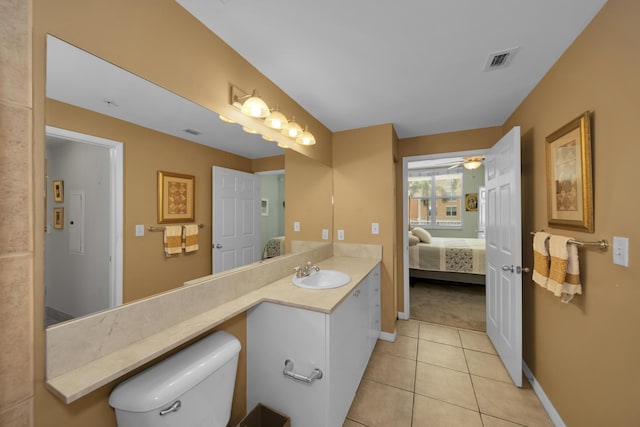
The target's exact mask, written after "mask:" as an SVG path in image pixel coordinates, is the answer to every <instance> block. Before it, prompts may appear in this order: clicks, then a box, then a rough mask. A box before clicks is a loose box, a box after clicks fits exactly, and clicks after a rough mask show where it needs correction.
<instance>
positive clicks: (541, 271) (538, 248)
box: [532, 231, 551, 289]
mask: <svg viewBox="0 0 640 427" xmlns="http://www.w3.org/2000/svg"><path fill="white" fill-rule="evenodd" d="M549 237H551V234H549V233H545V232H543V231H540V232H537V233H536V234H535V235H534V236H533V275H532V279H533V281H534V282H535V283H537V284H538V285H540V286H542V287H543V288H545V289H546V287H547V282H548V281H549V249H548V248H549Z"/></svg>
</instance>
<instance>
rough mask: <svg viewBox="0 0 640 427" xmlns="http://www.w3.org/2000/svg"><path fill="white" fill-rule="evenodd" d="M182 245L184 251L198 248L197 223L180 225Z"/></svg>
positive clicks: (192, 250)
mask: <svg viewBox="0 0 640 427" xmlns="http://www.w3.org/2000/svg"><path fill="white" fill-rule="evenodd" d="M182 247H183V248H184V251H185V252H195V251H197V250H198V224H189V225H183V226H182Z"/></svg>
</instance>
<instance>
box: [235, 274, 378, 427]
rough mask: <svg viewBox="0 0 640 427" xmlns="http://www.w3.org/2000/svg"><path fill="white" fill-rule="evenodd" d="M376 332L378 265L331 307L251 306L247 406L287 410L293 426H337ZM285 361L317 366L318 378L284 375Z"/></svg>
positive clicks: (306, 369)
mask: <svg viewBox="0 0 640 427" xmlns="http://www.w3.org/2000/svg"><path fill="white" fill-rule="evenodd" d="M312 292H322V291H321V290H319V291H312ZM379 334H380V265H379V264H378V265H377V266H376V267H375V268H374V269H373V270H372V271H371V272H370V273H369V274H368V275H367V276H366V277H365V278H364V279H363V280H362V281H361V282H360V283H359V285H358V286H357V287H356V288H354V289H353V290H352V291H351V292H350V293H349V295H348V297H346V298H345V299H344V300H343V301H342V302H341V303H340V305H339V306H338V307H337V308H336V309H335V310H334V311H333V312H332V313H331V314H326V313H322V312H317V311H312V310H307V309H302V308H296V307H290V306H285V305H280V304H274V303H266V302H264V303H262V304H260V305H258V306H257V307H254V308H253V309H251V310H250V311H249V313H248V315H247V405H248V407H247V409H248V410H251V409H252V408H253V407H254V406H255V405H256V404H258V403H263V404H265V405H267V406H270V407H272V408H274V409H276V410H278V411H281V412H283V413H284V414H286V415H288V416H289V417H291V425H292V427H316V426H318V427H320V426H322V427H335V426H341V425H342V424H343V423H344V419H345V417H346V415H347V412H348V411H349V407H350V406H351V403H352V401H353V398H354V396H355V392H356V390H357V389H358V386H359V384H360V380H361V379H362V375H363V374H364V370H365V368H366V366H367V363H368V362H369V357H370V356H371V352H372V351H373V347H374V346H375V342H376V340H377V339H378V336H379ZM286 360H291V361H292V362H293V372H295V373H296V374H300V375H303V376H310V375H311V373H312V372H313V370H314V369H320V370H321V371H322V378H320V379H316V380H314V381H313V382H312V383H305V382H303V381H298V380H295V379H293V378H290V377H287V376H285V375H283V370H284V368H285V361H286Z"/></svg>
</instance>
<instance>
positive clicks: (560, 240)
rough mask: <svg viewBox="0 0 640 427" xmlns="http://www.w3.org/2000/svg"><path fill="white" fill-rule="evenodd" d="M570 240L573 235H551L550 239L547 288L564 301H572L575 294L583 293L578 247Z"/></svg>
mask: <svg viewBox="0 0 640 427" xmlns="http://www.w3.org/2000/svg"><path fill="white" fill-rule="evenodd" d="M569 240H571V237H564V236H551V238H550V239H549V254H550V255H551V270H550V272H549V282H548V283H547V289H549V290H550V291H551V292H553V294H554V295H555V296H557V297H560V301H562V302H564V303H568V302H569V301H571V299H572V298H573V296H574V295H575V294H582V285H580V266H579V263H578V248H577V247H576V245H574V244H570V243H568V241H569Z"/></svg>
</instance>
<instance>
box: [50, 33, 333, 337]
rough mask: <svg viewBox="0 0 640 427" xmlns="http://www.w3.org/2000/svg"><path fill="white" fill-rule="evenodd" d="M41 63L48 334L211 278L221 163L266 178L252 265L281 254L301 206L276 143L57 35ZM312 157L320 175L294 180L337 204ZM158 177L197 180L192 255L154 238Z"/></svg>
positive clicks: (324, 171)
mask: <svg viewBox="0 0 640 427" xmlns="http://www.w3.org/2000/svg"><path fill="white" fill-rule="evenodd" d="M46 64H47V74H46V102H45V122H46V125H47V131H46V168H47V171H46V174H45V175H46V177H47V183H46V185H47V202H46V215H47V216H46V218H47V219H46V237H45V274H44V277H45V314H46V315H45V318H46V323H47V326H50V325H54V324H59V323H60V322H63V321H65V320H69V319H75V318H78V317H81V316H85V315H88V314H90V313H94V312H96V311H101V310H105V309H109V308H112V307H114V306H117V305H119V304H121V303H127V302H131V301H134V300H139V299H141V298H145V297H148V296H151V295H154V294H157V293H159V292H164V291H168V290H170V289H173V288H175V287H178V286H181V285H182V283H184V282H185V281H187V280H192V279H195V278H198V277H202V276H205V275H208V274H210V273H211V266H212V256H215V249H212V248H211V246H212V240H211V234H212V228H213V224H214V223H215V221H216V218H215V217H213V218H212V215H213V213H212V207H211V205H212V200H213V199H212V197H213V196H212V188H213V185H212V167H214V166H216V167H222V168H227V169H230V170H237V171H241V172H246V173H253V172H256V170H259V171H261V173H257V174H256V175H255V176H256V179H257V180H259V181H260V184H259V185H260V187H261V188H262V190H263V191H262V193H261V195H260V200H259V208H258V209H257V211H256V215H258V216H259V220H258V222H259V223H260V224H261V226H260V230H258V234H259V251H258V256H257V260H260V258H269V257H273V256H276V255H278V254H280V253H283V252H284V243H283V241H282V238H283V237H284V235H285V209H290V207H291V206H294V207H295V203H296V200H285V193H284V191H285V186H286V180H287V179H288V177H287V174H286V173H285V170H287V169H288V168H283V165H284V160H283V159H282V158H278V157H277V156H282V155H283V154H284V152H283V150H282V149H281V148H279V147H277V146H276V144H275V143H273V142H268V141H265V140H263V139H262V138H261V137H260V136H259V135H252V134H248V133H246V132H243V131H242V128H241V127H240V126H238V125H230V124H227V123H223V122H222V121H221V120H220V119H219V118H218V114H217V113H215V112H214V111H211V110H209V109H207V108H204V107H202V106H200V105H198V104H195V103H193V102H191V101H190V100H188V99H185V98H183V97H181V96H178V95H176V94H175V93H173V92H171V91H170V90H167V89H165V88H162V87H160V86H158V85H155V84H154V83H152V82H149V81H147V80H145V79H142V78H140V77H138V76H136V75H134V74H132V73H130V72H128V71H127V70H124V69H122V68H120V67H118V66H117V65H114V64H111V63H109V62H107V61H104V60H102V59H100V58H98V57H97V56H94V55H92V54H91V53H90V52H86V51H84V50H82V49H79V48H77V47H75V46H73V45H71V44H68V43H66V42H64V41H62V40H60V39H57V38H55V37H52V36H48V37H47V61H46ZM298 156H299V154H297V153H296V154H295V156H291V159H293V160H295V159H296V158H298ZM287 158H289V156H287ZM306 161H310V162H314V163H317V164H318V167H317V168H308V167H307V168H306V170H307V171H309V170H314V173H313V174H309V173H307V175H306V176H304V174H301V175H300V176H296V181H297V185H302V186H303V187H304V183H302V182H301V180H309V182H310V183H317V182H325V183H327V184H326V185H325V187H328V188H324V189H323V190H322V192H324V193H326V194H328V195H329V196H330V194H331V192H332V188H331V187H332V181H331V179H330V178H329V179H327V177H331V175H332V170H331V168H330V167H329V166H326V165H323V164H320V162H315V161H313V160H311V159H309V158H306V160H305V162H306ZM118 162H119V163H118ZM256 165H260V166H256ZM270 165H273V167H270ZM299 169H300V168H293V170H299ZM158 171H170V172H174V173H177V174H185V175H191V176H194V177H195V183H196V184H195V188H196V190H195V194H194V196H195V200H196V203H195V223H196V224H202V225H203V227H202V228H200V229H199V233H200V234H199V237H198V243H199V249H198V250H197V251H194V252H193V253H180V254H178V255H175V256H171V257H167V256H166V253H165V251H164V245H163V232H162V231H159V232H157V231H150V230H149V226H151V227H155V229H160V228H162V227H163V226H164V224H158V221H157V196H158V194H157V172H158ZM287 173H288V172H287ZM118 174H120V177H118V176H117V175H118ZM114 175H116V176H114ZM119 186H120V187H119ZM119 188H120V189H119ZM296 188H297V187H296ZM311 197H314V199H317V192H316V194H315V195H311ZM322 200H325V201H326V204H327V206H326V207H324V210H323V215H324V216H326V215H327V214H326V213H328V215H329V218H328V219H326V220H323V222H322V225H321V226H322V228H326V227H329V229H330V228H331V222H332V219H331V218H330V216H331V212H332V207H331V202H330V197H322ZM300 202H303V199H300ZM314 203H317V201H315V202H314ZM323 203H324V202H323ZM119 207H121V209H120V210H121V213H119V211H118V210H119ZM327 224H329V225H327ZM318 234H319V233H318ZM329 235H331V230H329ZM297 237H298V236H293V238H297ZM303 240H305V239H304V238H303ZM307 240H311V239H307ZM316 240H320V237H319V236H318V238H317V239H316ZM278 245H280V246H278ZM277 246H278V247H277ZM118 264H120V265H119V266H118Z"/></svg>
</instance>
